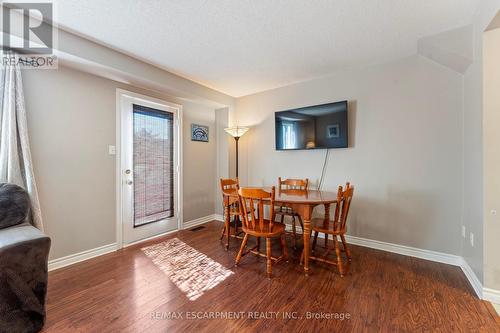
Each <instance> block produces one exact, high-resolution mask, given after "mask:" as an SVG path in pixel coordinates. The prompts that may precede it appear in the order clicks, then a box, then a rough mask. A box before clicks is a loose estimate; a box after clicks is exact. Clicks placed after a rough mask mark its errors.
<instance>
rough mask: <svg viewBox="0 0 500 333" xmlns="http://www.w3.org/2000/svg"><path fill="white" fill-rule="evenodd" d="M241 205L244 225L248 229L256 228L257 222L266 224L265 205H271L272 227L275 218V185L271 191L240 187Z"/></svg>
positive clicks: (260, 224)
mask: <svg viewBox="0 0 500 333" xmlns="http://www.w3.org/2000/svg"><path fill="white" fill-rule="evenodd" d="M238 195H239V199H240V207H241V208H242V210H243V226H244V227H245V228H248V229H255V228H256V226H257V223H258V225H259V226H261V227H262V226H263V225H264V205H269V206H270V217H271V218H269V223H270V226H269V227H270V229H272V227H273V224H274V222H273V220H274V218H273V217H274V199H275V187H274V186H273V187H272V189H271V192H267V191H265V190H263V189H260V188H240V189H239V191H238Z"/></svg>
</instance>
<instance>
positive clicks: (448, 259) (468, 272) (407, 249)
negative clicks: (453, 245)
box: [49, 214, 500, 304]
mask: <svg viewBox="0 0 500 333" xmlns="http://www.w3.org/2000/svg"><path fill="white" fill-rule="evenodd" d="M214 220H215V221H221V222H222V221H224V217H223V216H222V215H219V214H212V215H208V216H204V217H201V218H198V219H195V220H191V221H188V222H184V223H183V229H190V228H192V227H195V226H197V225H200V224H204V223H207V222H210V221H214ZM286 229H287V230H288V231H291V225H289V224H287V226H286ZM175 231H176V230H175ZM175 231H174V232H175ZM297 231H298V232H302V230H301V228H300V226H298V227H297ZM169 233H170V232H169ZM161 236H164V234H162V235H157V236H154V237H152V238H151V239H154V238H157V237H161ZM319 237H320V238H324V237H323V234H320V236H319ZM148 240H149V239H148ZM346 240H347V242H348V243H349V244H353V245H359V246H363V247H368V248H372V249H376V250H381V251H386V252H392V253H397V254H401V255H405V256H410V257H415V258H420V259H425V260H430V261H435V262H440V263H444V264H449V265H454V266H459V267H460V268H462V271H463V272H464V274H465V277H466V278H467V279H468V280H469V283H470V284H471V286H472V288H473V289H474V291H475V292H476V294H477V296H478V297H479V298H481V299H484V300H486V301H489V302H493V303H496V304H500V291H499V290H495V289H491V288H486V287H483V286H482V284H481V282H480V281H479V279H478V278H477V276H476V274H475V273H474V271H473V270H472V269H471V268H470V266H469V264H468V263H467V261H466V260H465V259H464V258H463V257H460V256H456V255H452V254H447V253H441V252H436V251H430V250H424V249H419V248H415V247H411V246H405V245H399V244H393V243H387V242H382V241H377V240H373V239H367V238H362V237H356V236H349V235H346ZM141 241H144V240H141ZM129 245H131V244H129ZM117 249H118V245H117V244H116V243H113V244H109V245H104V246H100V247H98V248H95V249H91V250H87V251H83V252H80V253H75V254H72V255H69V256H66V257H62V258H58V259H53V260H50V261H49V271H52V270H55V269H58V268H62V267H66V266H69V265H72V264H76V263H78V262H81V261H85V260H88V259H91V258H95V257H98V256H101V255H103V254H107V253H110V252H113V251H116V250H117Z"/></svg>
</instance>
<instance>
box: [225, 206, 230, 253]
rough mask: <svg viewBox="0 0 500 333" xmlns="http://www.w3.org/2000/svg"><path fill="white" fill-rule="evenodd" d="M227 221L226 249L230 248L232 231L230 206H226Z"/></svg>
mask: <svg viewBox="0 0 500 333" xmlns="http://www.w3.org/2000/svg"><path fill="white" fill-rule="evenodd" d="M225 208H226V221H225V222H224V223H225V224H226V237H227V239H226V241H227V243H226V250H229V238H230V235H231V234H230V231H231V215H230V214H229V206H226V207H225Z"/></svg>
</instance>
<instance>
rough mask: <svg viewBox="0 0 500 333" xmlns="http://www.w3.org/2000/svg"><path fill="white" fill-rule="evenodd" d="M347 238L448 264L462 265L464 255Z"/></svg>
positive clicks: (351, 239)
mask: <svg viewBox="0 0 500 333" xmlns="http://www.w3.org/2000/svg"><path fill="white" fill-rule="evenodd" d="M345 238H346V240H347V242H348V243H349V244H354V245H359V246H364V247H369V248H371V249H376V250H382V251H386V252H392V253H397V254H402V255H404V256H409V257H415V258H420V259H425V260H430V261H435V262H440V263H443V264H448V265H453V266H460V265H461V263H462V257H460V256H456V255H453V254H447V253H442V252H436V251H431V250H424V249H419V248H416V247H411V246H406V245H399V244H393V243H387V242H382V241H377V240H373V239H367V238H362V237H355V236H349V235H346V236H345Z"/></svg>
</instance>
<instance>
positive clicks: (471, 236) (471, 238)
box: [469, 232, 474, 247]
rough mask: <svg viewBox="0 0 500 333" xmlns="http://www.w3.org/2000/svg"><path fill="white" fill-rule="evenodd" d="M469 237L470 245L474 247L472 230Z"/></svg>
mask: <svg viewBox="0 0 500 333" xmlns="http://www.w3.org/2000/svg"><path fill="white" fill-rule="evenodd" d="M469 238H470V246H472V247H474V234H473V233H472V232H471V233H470V234H469Z"/></svg>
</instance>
